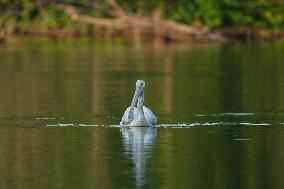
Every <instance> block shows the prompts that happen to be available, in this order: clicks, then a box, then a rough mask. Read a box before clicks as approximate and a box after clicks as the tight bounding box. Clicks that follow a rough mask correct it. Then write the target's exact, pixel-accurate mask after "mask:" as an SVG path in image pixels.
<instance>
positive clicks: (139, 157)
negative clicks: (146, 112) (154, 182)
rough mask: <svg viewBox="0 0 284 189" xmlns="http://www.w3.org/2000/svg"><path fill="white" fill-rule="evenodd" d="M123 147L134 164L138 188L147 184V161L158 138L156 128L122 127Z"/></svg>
mask: <svg viewBox="0 0 284 189" xmlns="http://www.w3.org/2000/svg"><path fill="white" fill-rule="evenodd" d="M121 131H122V134H123V145H124V147H125V150H126V152H127V153H129V154H130V156H131V159H132V161H133V163H134V170H133V172H134V174H135V179H136V187H137V188H140V187H141V186H143V185H144V184H145V169H146V159H147V158H149V157H150V156H151V152H152V149H153V145H154V143H155V139H156V137H157V128H156V127H121Z"/></svg>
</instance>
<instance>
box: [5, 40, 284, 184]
mask: <svg viewBox="0 0 284 189" xmlns="http://www.w3.org/2000/svg"><path fill="white" fill-rule="evenodd" d="M283 52H284V42H281V41H278V42H271V43H258V44H240V43H233V44H225V45H216V44H211V45H193V46H183V45H175V46H167V47H162V48H158V49H157V48H153V47H151V46H145V47H144V48H140V49H135V48H132V47H131V45H129V44H127V43H125V44H124V43H123V44H122V43H121V42H119V41H118V42H108V43H104V42H100V41H92V40H89V39H73V40H66V41H60V40H59V41H58V40H47V39H37V40H36V39H21V40H13V41H11V42H10V43H8V44H2V45H0V144H1V145H0V186H1V188H9V189H10V188H27V189H30V188H52V189H53V188H60V189H61V188H68V189H69V188H98V189H101V188H155V189H156V188H169V189H172V188H181V189H185V188H216V189H221V188H224V189H225V188H282V187H283V185H284V180H283V178H284V75H283V74H284V53H283ZM137 79H143V80H145V82H146V88H145V104H146V106H148V107H150V108H151V109H152V110H153V111H154V112H155V113H156V114H157V116H158V120H159V125H158V126H157V127H156V128H120V127H119V126H118V123H119V122H120V119H121V116H122V114H123V113H124V111H125V109H126V108H127V107H128V106H129V105H130V102H131V99H132V95H133V93H134V87H135V82H136V80H137Z"/></svg>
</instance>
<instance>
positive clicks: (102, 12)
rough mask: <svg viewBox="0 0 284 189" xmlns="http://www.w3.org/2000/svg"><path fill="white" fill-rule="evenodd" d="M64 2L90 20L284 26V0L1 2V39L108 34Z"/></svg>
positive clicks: (219, 27)
mask: <svg viewBox="0 0 284 189" xmlns="http://www.w3.org/2000/svg"><path fill="white" fill-rule="evenodd" d="M63 5H64V6H72V7H73V8H75V9H76V10H77V11H78V12H79V13H78V14H79V15H87V16H89V17H92V18H108V19H112V18H116V17H119V16H121V15H122V14H124V13H127V15H134V16H136V17H137V16H138V17H147V18H159V19H163V20H171V21H175V22H176V23H182V24H184V25H187V26H191V27H193V28H199V29H200V28H202V29H205V30H216V31H222V33H233V34H234V33H238V32H241V33H246V34H247V31H254V34H256V33H258V34H261V32H255V31H265V34H266V36H267V34H269V35H271V34H279V33H281V30H282V28H283V26H284V1H282V0H211V1H207V0H190V1H189V0H174V1H172V0H138V1H132V0H116V1H115V0H1V1H0V38H1V36H2V37H3V36H5V35H9V34H13V33H33V34H43V35H46V34H55V35H67V34H71V33H72V34H77V35H78V34H94V33H96V34H98V33H100V34H102V33H103V34H104V35H105V33H109V32H106V30H105V29H104V30H101V29H100V30H99V29H98V28H101V27H100V26H99V27H98V26H97V25H96V24H91V23H89V22H85V23H84V22H80V21H78V22H74V19H72V17H70V14H69V13H68V11H66V9H64V6H63ZM155 24H156V23H155ZM107 31H109V28H107ZM115 31H116V30H115ZM119 33H120V32H113V30H112V32H111V34H115V35H118V34H119ZM248 36H250V35H248Z"/></svg>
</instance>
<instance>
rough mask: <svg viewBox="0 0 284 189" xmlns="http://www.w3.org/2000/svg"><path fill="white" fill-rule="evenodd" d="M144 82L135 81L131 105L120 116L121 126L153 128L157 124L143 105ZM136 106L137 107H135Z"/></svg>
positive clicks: (151, 113)
mask: <svg viewBox="0 0 284 189" xmlns="http://www.w3.org/2000/svg"><path fill="white" fill-rule="evenodd" d="M144 88H145V82H144V81H143V80H137V82H136V90H135V93H134V96H133V99H132V102H131V105H130V106H129V107H128V108H127V109H126V110H125V112H124V115H123V116H122V119H121V122H120V125H121V126H153V125H156V124H157V117H156V116H155V114H154V113H153V112H152V111H151V110H150V109H149V108H147V107H146V106H143V103H144ZM135 105H137V107H135Z"/></svg>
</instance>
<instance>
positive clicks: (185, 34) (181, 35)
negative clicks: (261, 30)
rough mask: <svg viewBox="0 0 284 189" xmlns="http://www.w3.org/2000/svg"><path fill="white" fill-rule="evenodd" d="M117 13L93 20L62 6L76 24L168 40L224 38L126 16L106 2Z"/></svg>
mask: <svg viewBox="0 0 284 189" xmlns="http://www.w3.org/2000/svg"><path fill="white" fill-rule="evenodd" d="M108 2H109V3H111V6H112V7H113V8H114V9H115V12H116V13H117V18H114V19H106V18H95V17H90V16H84V15H80V14H78V12H77V10H76V8H75V7H73V6H69V5H62V7H63V8H64V10H65V11H66V12H67V13H68V14H69V15H70V17H71V18H72V19H73V20H74V21H77V22H82V23H87V24H92V25H95V26H99V27H104V28H106V29H118V30H125V31H135V30H137V28H139V33H141V34H152V35H157V34H158V35H160V36H162V37H164V38H167V39H170V40H207V41H208V40H209V41H223V40H224V38H223V37H222V36H221V35H219V34H213V33H210V32H207V31H205V30H200V29H196V28H194V27H191V26H188V25H185V24H180V23H177V22H174V21H167V20H162V19H160V18H157V17H156V18H152V17H146V16H137V15H133V14H127V13H126V12H124V11H123V10H122V8H121V7H119V6H118V5H117V4H116V3H115V1H113V0H108Z"/></svg>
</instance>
